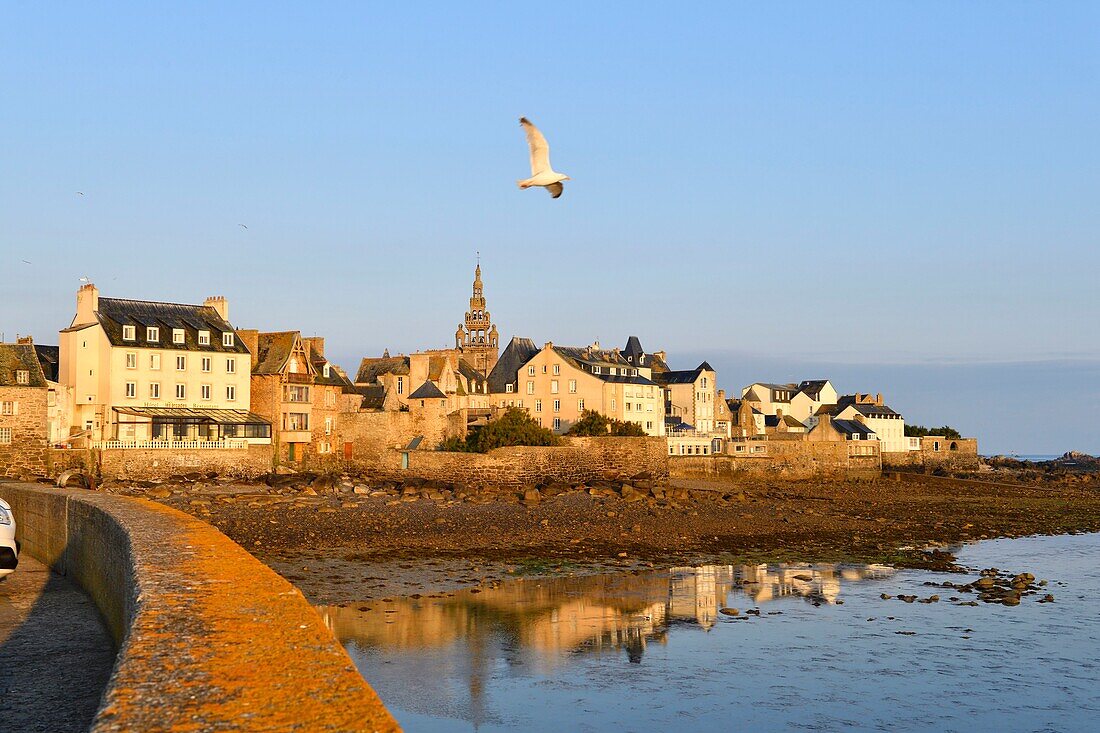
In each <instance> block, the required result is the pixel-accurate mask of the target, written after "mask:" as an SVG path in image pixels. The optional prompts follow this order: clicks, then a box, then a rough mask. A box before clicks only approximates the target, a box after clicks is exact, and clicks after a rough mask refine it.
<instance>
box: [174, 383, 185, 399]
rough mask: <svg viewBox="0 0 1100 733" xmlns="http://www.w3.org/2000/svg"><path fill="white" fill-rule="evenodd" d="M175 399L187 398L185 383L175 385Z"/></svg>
mask: <svg viewBox="0 0 1100 733" xmlns="http://www.w3.org/2000/svg"><path fill="white" fill-rule="evenodd" d="M176 399H177V400H185V399H187V385H186V384H177V385H176Z"/></svg>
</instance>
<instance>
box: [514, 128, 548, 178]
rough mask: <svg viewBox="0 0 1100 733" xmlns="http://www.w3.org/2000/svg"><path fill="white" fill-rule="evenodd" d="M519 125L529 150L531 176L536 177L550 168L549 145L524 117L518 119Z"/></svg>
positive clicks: (537, 129)
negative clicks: (525, 137) (525, 136)
mask: <svg viewBox="0 0 1100 733" xmlns="http://www.w3.org/2000/svg"><path fill="white" fill-rule="evenodd" d="M519 124H521V125H523V131H524V132H525V133H527V147H529V148H530V149H531V175H532V176H537V175H538V174H539V173H542V172H543V171H548V170H552V168H550V144H549V143H547V142H546V138H545V137H543V136H542V133H541V132H539V128H537V127H535V126H534V125H533V124H531V120H529V119H527V118H526V117H520V118H519Z"/></svg>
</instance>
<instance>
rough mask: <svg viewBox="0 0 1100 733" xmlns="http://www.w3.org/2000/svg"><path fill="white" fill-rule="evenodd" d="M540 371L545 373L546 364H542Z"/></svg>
mask: <svg viewBox="0 0 1100 733" xmlns="http://www.w3.org/2000/svg"><path fill="white" fill-rule="evenodd" d="M542 373H543V374H546V365H545V364H543V365H542Z"/></svg>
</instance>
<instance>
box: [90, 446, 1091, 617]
mask: <svg viewBox="0 0 1100 733" xmlns="http://www.w3.org/2000/svg"><path fill="white" fill-rule="evenodd" d="M1014 463H1016V464H1018V463H1019V462H1014ZM104 488H106V489H107V490H109V491H115V492H120V493H125V494H129V495H134V496H142V497H145V498H150V499H154V500H157V501H161V502H164V503H166V504H168V505H170V506H173V507H176V508H178V509H181V510H183V511H186V512H189V513H191V514H194V515H196V516H198V517H200V518H202V519H204V520H206V521H208V522H211V523H212V524H214V525H215V526H217V527H218V528H219V529H220V530H222V531H223V532H224V533H226V534H227V535H228V536H229V537H230V538H232V539H233V540H235V541H236V542H238V543H239V544H241V545H242V546H244V547H245V548H247V549H248V550H249V551H250V552H251V553H253V554H254V555H255V556H257V557H258V558H260V559H261V560H263V561H264V562H265V563H267V564H268V565H270V566H271V567H273V568H275V569H276V570H277V571H279V572H280V573H281V574H283V575H284V576H285V577H286V578H287V579H289V580H291V581H292V582H294V583H295V584H296V585H297V586H298V587H299V588H300V589H301V590H302V591H303V592H304V593H305V594H306V595H307V597H309V598H310V599H311V600H313V601H314V602H323V603H340V602H346V601H348V600H352V599H354V600H362V599H369V598H376V597H382V596H386V595H392V594H405V595H408V594H410V593H414V592H423V593H431V592H449V591H453V590H456V589H460V588H476V587H478V586H481V585H484V584H492V583H495V582H499V581H500V580H502V579H505V578H508V577H515V576H516V575H539V574H555V573H562V572H568V573H583V572H599V571H602V570H606V569H609V568H620V569H642V568H649V567H655V566H662V565H664V566H672V565H685V564H700V563H707V562H738V563H744V562H750V561H768V562H781V561H784V560H788V559H797V560H811V561H821V562H838V561H839V562H863V563H884V564H890V565H894V566H898V567H928V568H936V569H945V568H948V567H950V562H951V561H950V556H949V555H945V554H944V553H939V552H930V551H929V549H930V548H935V547H944V546H952V545H957V544H959V543H963V542H967V541H973V540H981V539H990V538H997V537H1020V536H1026V535H1034V534H1066V533H1077V532H1093V531H1098V530H1100V473H1097V472H1094V471H1091V470H1081V469H1077V470H1066V469H1065V468H1064V467H1063V468H1058V467H1043V466H1036V465H1035V464H1024V465H1013V464H1010V463H1005V462H1002V463H1001V464H1000V465H997V466H996V467H995V468H993V469H991V470H986V471H983V472H982V474H980V476H978V477H944V476H932V475H921V474H894V475H887V476H884V477H882V478H878V479H875V480H873V481H859V482H848V481H824V480H821V481H806V482H787V481H778V480H777V481H767V482H747V483H730V482H715V481H703V480H673V481H672V482H671V483H670V484H668V485H662V484H659V483H658V482H654V481H653V480H652V479H651V478H650V477H649V476H647V475H644V474H642V475H636V476H624V475H615V476H611V475H608V476H607V477H606V478H605V480H602V481H595V482H589V484H588V485H583V486H570V485H564V484H550V485H544V486H539V487H534V486H532V487H528V488H527V489H525V490H522V491H513V490H497V489H493V488H491V487H466V486H455V485H444V484H435V483H431V482H425V481H416V480H414V481H409V482H405V483H403V484H398V483H395V482H392V481H374V480H371V478H370V477H369V476H354V475H348V474H335V475H333V474H329V475H314V474H308V473H297V474H285V475H272V476H269V477H267V480H266V482H264V483H238V482H232V481H227V480H219V479H218V478H217V477H215V476H210V475H200V474H189V475H187V476H179V477H176V478H175V479H173V480H170V481H166V482H160V483H155V484H154V483H150V482H145V483H143V484H141V485H134V484H119V485H114V486H107V487H104Z"/></svg>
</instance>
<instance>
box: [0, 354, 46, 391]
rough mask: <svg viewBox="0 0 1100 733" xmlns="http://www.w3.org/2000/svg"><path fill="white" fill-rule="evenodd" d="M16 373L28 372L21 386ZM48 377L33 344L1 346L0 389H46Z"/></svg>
mask: <svg viewBox="0 0 1100 733" xmlns="http://www.w3.org/2000/svg"><path fill="white" fill-rule="evenodd" d="M16 372H27V383H26V384H20V383H19V381H18V379H17V377H16ZM45 386H46V375H45V374H43V373H42V365H41V364H40V363H39V362H38V355H37V354H36V353H35V351H34V346H33V345H32V344H0V387H45Z"/></svg>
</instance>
